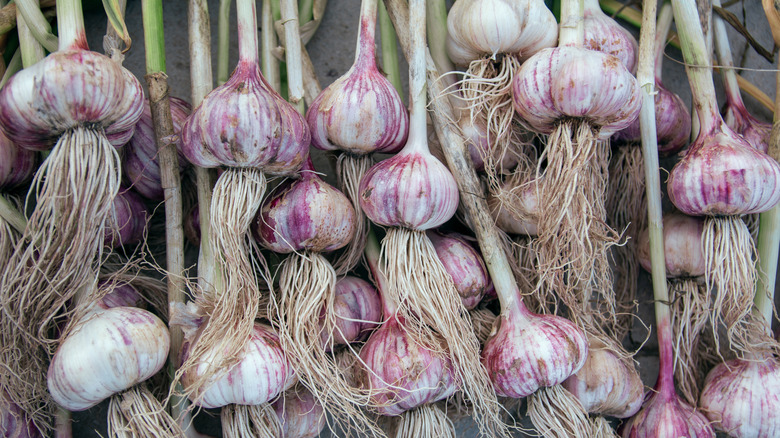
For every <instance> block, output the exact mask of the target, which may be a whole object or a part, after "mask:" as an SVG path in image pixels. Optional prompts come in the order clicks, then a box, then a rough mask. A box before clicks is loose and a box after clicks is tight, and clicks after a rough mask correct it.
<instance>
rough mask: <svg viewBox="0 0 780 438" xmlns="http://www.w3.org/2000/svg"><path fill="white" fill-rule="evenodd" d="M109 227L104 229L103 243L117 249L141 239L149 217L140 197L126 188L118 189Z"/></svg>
mask: <svg viewBox="0 0 780 438" xmlns="http://www.w3.org/2000/svg"><path fill="white" fill-rule="evenodd" d="M113 205H114V209H113V210H114V211H113V215H112V217H111V219H110V221H111V226H109V227H107V228H106V229H105V243H106V245H108V246H111V247H113V248H117V247H120V246H123V245H132V244H135V243H138V242H140V241H141V239H143V237H144V232H145V230H146V224H147V222H148V220H149V217H150V216H151V215H150V213H149V211H148V210H147V209H146V204H144V201H143V199H142V198H141V196H140V195H139V194H138V193H136V192H134V191H133V190H130V189H128V188H124V189H120V191H119V193H117V195H116V198H114V202H113Z"/></svg>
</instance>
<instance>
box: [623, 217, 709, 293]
mask: <svg viewBox="0 0 780 438" xmlns="http://www.w3.org/2000/svg"><path fill="white" fill-rule="evenodd" d="M663 221H664V257H665V259H666V276H667V278H679V277H701V276H703V275H704V273H705V270H706V265H705V264H704V253H703V252H702V241H701V238H702V233H703V232H704V220H703V219H701V218H697V217H693V216H688V215H684V214H682V213H679V212H674V213H667V214H665V215H664V218H663ZM636 252H637V258H638V259H639V264H641V265H642V267H643V268H644V269H645V270H646V271H647V272H650V232H649V230H648V229H647V228H645V229H644V230H642V231H641V232H640V233H639V236H637V249H636Z"/></svg>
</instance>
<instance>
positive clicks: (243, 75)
mask: <svg viewBox="0 0 780 438" xmlns="http://www.w3.org/2000/svg"><path fill="white" fill-rule="evenodd" d="M181 137H182V151H183V153H184V155H185V156H186V157H187V159H188V160H189V161H190V162H191V163H192V164H194V165H196V166H200V167H206V168H212V167H219V166H227V167H258V168H262V169H263V171H264V172H266V173H272V174H287V173H292V172H295V171H297V170H298V169H300V167H301V165H302V164H303V162H304V160H305V159H306V157H307V156H308V153H309V142H310V140H311V135H310V134H309V127H308V126H307V125H306V121H305V120H304V119H303V116H301V115H300V114H298V112H297V111H296V110H295V108H293V107H292V105H290V104H289V103H288V102H286V101H285V100H284V99H283V98H282V97H281V96H279V94H278V93H276V92H275V91H274V90H273V89H272V88H271V87H270V86H269V85H268V84H267V83H266V81H265V79H263V77H262V76H261V75H260V69H259V67H258V66H257V64H255V63H252V62H248V61H239V63H238V67H236V69H235V71H234V72H233V75H232V76H231V77H230V79H228V81H227V82H225V83H224V84H222V85H221V86H219V87H217V88H215V89H214V90H212V91H211V93H209V94H208V95H207V96H206V97H205V98H204V99H203V101H202V102H201V104H200V105H198V107H197V108H195V110H194V111H193V112H192V114H191V115H190V117H189V118H187V120H186V121H185V122H184V126H183V127H182V131H181Z"/></svg>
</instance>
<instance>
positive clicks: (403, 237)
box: [380, 228, 509, 436]
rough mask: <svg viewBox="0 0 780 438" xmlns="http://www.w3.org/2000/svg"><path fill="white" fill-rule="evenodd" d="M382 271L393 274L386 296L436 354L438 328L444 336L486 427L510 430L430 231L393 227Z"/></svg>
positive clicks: (500, 432)
mask: <svg viewBox="0 0 780 438" xmlns="http://www.w3.org/2000/svg"><path fill="white" fill-rule="evenodd" d="M380 271H381V272H382V273H383V274H384V275H385V277H386V278H387V290H386V291H385V293H386V297H385V298H386V299H388V300H391V301H392V302H394V303H397V305H398V314H399V315H400V317H401V318H402V319H403V320H404V327H405V328H406V329H407V330H408V331H409V334H410V336H411V338H412V339H413V340H415V341H417V342H419V343H420V345H423V346H425V347H426V348H428V349H430V350H431V351H433V352H435V353H441V349H442V347H441V346H437V345H435V343H434V342H432V340H433V339H436V335H435V332H438V334H439V335H440V336H441V338H442V339H443V340H444V344H445V348H446V352H445V353H446V354H447V355H448V356H449V358H450V360H451V361H452V364H453V368H454V370H455V373H456V376H457V378H458V380H459V381H460V382H461V391H462V392H463V393H464V394H465V397H466V398H467V399H468V400H469V401H470V402H471V403H472V404H473V406H474V416H475V419H476V422H477V424H479V425H480V429H481V430H480V432H481V433H483V434H484V435H487V436H504V435H508V434H509V433H508V431H507V429H506V425H505V424H504V423H503V422H502V421H501V417H500V410H501V405H500V404H499V403H498V400H497V399H496V394H495V391H494V390H493V386H492V384H491V383H490V379H489V377H488V374H487V370H486V369H485V367H484V366H483V365H482V363H481V361H480V354H479V351H480V350H479V349H480V344H479V340H478V339H477V336H476V334H475V333H474V328H473V326H472V324H471V321H470V320H469V315H468V311H467V310H466V308H465V307H463V303H462V301H461V299H460V296H459V295H458V292H457V290H456V289H455V285H454V283H453V281H452V277H450V275H449V274H448V273H447V271H446V269H445V268H444V266H443V265H442V263H441V261H440V260H439V258H438V257H437V256H436V250H435V249H434V247H433V244H432V243H431V241H430V239H429V238H428V237H427V236H426V235H425V232H424V231H413V230H408V229H402V228H391V229H390V230H388V232H387V235H386V236H385V238H384V239H383V240H382V254H381V256H380Z"/></svg>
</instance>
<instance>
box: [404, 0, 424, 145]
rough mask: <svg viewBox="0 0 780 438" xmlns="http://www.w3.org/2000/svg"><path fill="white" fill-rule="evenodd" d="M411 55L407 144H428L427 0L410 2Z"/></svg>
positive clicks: (412, 0)
mask: <svg viewBox="0 0 780 438" xmlns="http://www.w3.org/2000/svg"><path fill="white" fill-rule="evenodd" d="M403 29H409V32H408V33H409V34H410V35H411V36H410V42H411V46H410V57H409V102H410V104H411V108H410V111H409V140H408V141H407V143H406V144H407V145H415V146H416V145H426V147H427V144H428V124H427V118H426V104H427V102H428V94H427V91H428V89H427V88H426V86H425V73H426V71H425V54H426V50H427V49H426V47H427V46H426V41H425V40H426V35H425V0H411V1H410V2H409V27H408V28H403Z"/></svg>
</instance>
